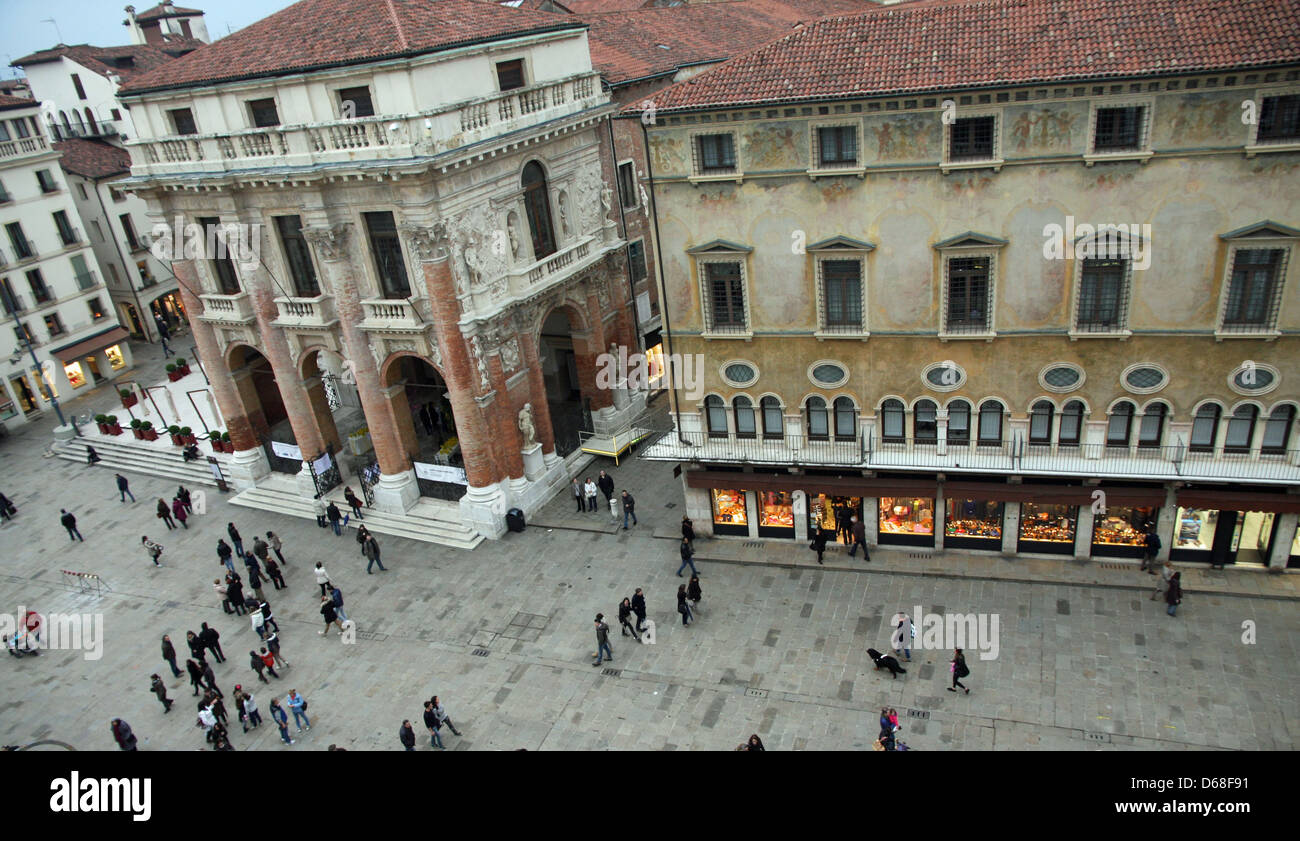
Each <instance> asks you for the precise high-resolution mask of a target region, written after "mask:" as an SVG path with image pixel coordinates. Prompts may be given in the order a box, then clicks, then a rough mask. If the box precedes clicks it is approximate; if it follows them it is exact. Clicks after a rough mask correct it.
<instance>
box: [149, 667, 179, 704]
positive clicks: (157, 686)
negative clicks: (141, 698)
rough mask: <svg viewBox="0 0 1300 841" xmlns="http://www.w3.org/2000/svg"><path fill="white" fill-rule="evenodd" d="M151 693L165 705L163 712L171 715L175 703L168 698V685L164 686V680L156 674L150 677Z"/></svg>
mask: <svg viewBox="0 0 1300 841" xmlns="http://www.w3.org/2000/svg"><path fill="white" fill-rule="evenodd" d="M149 691H150V692H152V693H153V694H155V695H157V696H158V700H159V701H160V702H162V705H163V712H165V713H169V712H171V711H172V704H173V703H175V702H174V701H172V699H171V698H168V697H167V685H166V684H164V683H163V679H162V678H160V677H159V676H158V675H156V674H155V675H149Z"/></svg>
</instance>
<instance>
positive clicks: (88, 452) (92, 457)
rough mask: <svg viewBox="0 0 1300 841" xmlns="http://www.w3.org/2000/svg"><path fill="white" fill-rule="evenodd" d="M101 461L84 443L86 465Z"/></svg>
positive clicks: (92, 448) (91, 448)
mask: <svg viewBox="0 0 1300 841" xmlns="http://www.w3.org/2000/svg"><path fill="white" fill-rule="evenodd" d="M101 461H103V459H101V458H100V457H99V453H97V452H95V448H94V447H92V446H90V445H89V444H87V445H86V465H87V466H91V465H94V464H98V463H99V462H101ZM0 496H3V494H0ZM0 511H3V509H0Z"/></svg>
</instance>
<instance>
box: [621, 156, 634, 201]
mask: <svg viewBox="0 0 1300 841" xmlns="http://www.w3.org/2000/svg"><path fill="white" fill-rule="evenodd" d="M636 188H637V184H636V166H635V165H634V164H633V163H632V162H631V161H627V162H626V163H621V164H619V165H618V197H619V201H621V202H623V207H624V208H632V207H636V206H637V189H636Z"/></svg>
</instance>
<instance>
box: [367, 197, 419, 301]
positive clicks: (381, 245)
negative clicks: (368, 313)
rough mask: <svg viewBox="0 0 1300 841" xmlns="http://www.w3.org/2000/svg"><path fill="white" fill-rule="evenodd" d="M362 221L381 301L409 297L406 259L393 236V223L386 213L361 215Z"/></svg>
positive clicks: (395, 231)
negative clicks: (371, 254)
mask: <svg viewBox="0 0 1300 841" xmlns="http://www.w3.org/2000/svg"><path fill="white" fill-rule="evenodd" d="M361 215H362V216H363V217H365V220H366V231H367V232H368V233H369V235H370V251H371V253H373V254H374V255H375V270H376V271H377V272H378V273H379V291H380V294H381V295H382V296H383V297H385V298H390V299H395V298H409V297H411V285H410V283H409V282H408V281H407V279H406V260H405V259H404V258H403V257H402V243H401V241H400V240H399V239H398V236H397V222H396V221H395V220H394V219H393V214H391V213H389V212H388V211H377V212H373V213H363V214H361Z"/></svg>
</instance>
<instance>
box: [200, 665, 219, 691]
mask: <svg viewBox="0 0 1300 841" xmlns="http://www.w3.org/2000/svg"><path fill="white" fill-rule="evenodd" d="M199 666H200V667H201V668H202V669H203V682H204V683H206V684H207V685H208V688H209V689H211V690H212V691H213V692H215V693H216V694H217V697H218V698H221V697H222V694H221V690H220V689H219V688H218V687H217V675H216V673H215V672H213V671H212V664H211V663H209V662H208V661H207V660H203V661H201V662H200V663H199Z"/></svg>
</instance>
